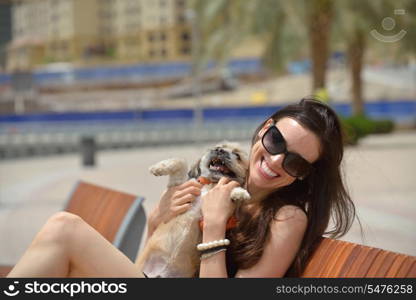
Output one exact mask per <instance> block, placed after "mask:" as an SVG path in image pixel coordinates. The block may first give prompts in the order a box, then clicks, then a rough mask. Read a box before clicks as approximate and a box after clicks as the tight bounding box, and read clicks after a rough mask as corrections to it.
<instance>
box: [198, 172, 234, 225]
mask: <svg viewBox="0 0 416 300" xmlns="http://www.w3.org/2000/svg"><path fill="white" fill-rule="evenodd" d="M238 186H239V183H238V182H236V181H232V180H231V179H229V178H227V177H222V178H221V179H220V181H219V182H218V183H217V185H216V186H215V187H214V188H212V189H211V190H210V191H209V192H208V193H206V194H205V195H204V196H203V197H202V215H203V217H204V226H206V225H207V224H217V225H225V224H226V223H227V221H228V219H229V218H230V216H231V215H232V214H233V212H234V209H235V205H234V203H233V202H232V201H231V199H230V196H231V191H232V190H233V189H234V188H236V187H238Z"/></svg>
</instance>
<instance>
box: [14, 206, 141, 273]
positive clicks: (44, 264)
mask: <svg viewBox="0 0 416 300" xmlns="http://www.w3.org/2000/svg"><path fill="white" fill-rule="evenodd" d="M140 276H142V275H141V273H140V271H139V270H138V269H137V267H136V266H135V265H134V263H133V262H131V261H130V260H129V259H128V258H127V257H126V256H125V255H124V254H123V253H122V252H120V251H119V250H118V249H117V248H115V247H114V246H113V245H112V244H111V243H110V242H108V241H107V240H106V239H105V238H104V237H103V236H101V235H100V234H99V233H98V232H97V231H96V230H95V229H94V228H92V227H91V226H90V225H88V224H87V223H86V222H85V221H83V220H82V219H81V218H80V217H78V216H76V215H73V214H70V213H67V212H59V213H57V214H55V215H53V216H52V217H51V218H50V219H49V220H48V221H47V223H46V224H45V226H44V227H43V228H42V229H41V230H40V232H39V233H38V234H37V235H36V237H35V239H34V240H33V242H32V244H31V245H30V246H29V248H28V249H27V250H26V252H25V253H24V255H23V257H22V258H21V259H20V260H19V262H18V263H17V264H16V266H15V267H14V268H13V270H12V271H11V272H10V273H9V275H8V277H140Z"/></svg>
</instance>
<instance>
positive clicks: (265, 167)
mask: <svg viewBox="0 0 416 300" xmlns="http://www.w3.org/2000/svg"><path fill="white" fill-rule="evenodd" d="M261 168H262V169H263V171H264V172H265V173H266V174H267V175H269V176H271V177H276V176H277V174H276V173H274V172H273V171H272V170H270V169H269V167H268V166H267V165H266V162H265V161H264V160H263V162H262V163H261Z"/></svg>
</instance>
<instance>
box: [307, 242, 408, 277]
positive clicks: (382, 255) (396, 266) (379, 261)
mask: <svg viewBox="0 0 416 300" xmlns="http://www.w3.org/2000/svg"><path fill="white" fill-rule="evenodd" d="M301 277H320V278H336V277H357V278H364V277H385V278H387V277H389V278H394V277H397V278H404V277H411V278H414V277H416V257H415V256H410V255H405V254H399V253H396V252H392V251H386V250H382V249H379V248H373V247H368V246H363V245H360V244H354V243H350V242H345V241H341V240H336V239H329V238H322V241H321V242H320V244H319V247H318V248H317V250H316V251H315V253H314V254H313V255H312V257H311V259H310V260H309V263H308V265H307V266H306V268H305V270H304V272H303V274H302V276H301Z"/></svg>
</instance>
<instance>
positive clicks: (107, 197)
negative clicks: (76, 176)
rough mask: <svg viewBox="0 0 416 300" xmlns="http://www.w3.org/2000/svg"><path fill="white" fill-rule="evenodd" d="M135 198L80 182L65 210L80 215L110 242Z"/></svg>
mask: <svg viewBox="0 0 416 300" xmlns="http://www.w3.org/2000/svg"><path fill="white" fill-rule="evenodd" d="M135 199H136V196H134V195H130V194H127V193H123V192H118V191H115V190H111V189H108V188H104V187H100V186H97V185H94V184H90V183H85V182H80V183H79V184H78V186H77V188H76V189H75V191H74V193H73V194H72V196H71V199H70V201H69V203H68V206H67V208H66V209H65V210H66V211H68V212H71V213H73V214H76V215H79V216H81V217H82V218H83V219H84V220H85V221H86V222H87V223H88V224H90V225H91V226H92V227H94V228H95V229H96V230H97V231H98V232H100V233H101V234H102V235H103V236H104V237H105V238H106V239H107V240H109V241H110V242H112V241H113V240H114V238H115V235H116V233H117V230H118V229H119V227H120V224H121V222H122V221H123V219H124V217H125V215H126V213H127V211H128V209H129V208H130V206H131V205H132V203H133V202H134V200H135Z"/></svg>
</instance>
